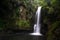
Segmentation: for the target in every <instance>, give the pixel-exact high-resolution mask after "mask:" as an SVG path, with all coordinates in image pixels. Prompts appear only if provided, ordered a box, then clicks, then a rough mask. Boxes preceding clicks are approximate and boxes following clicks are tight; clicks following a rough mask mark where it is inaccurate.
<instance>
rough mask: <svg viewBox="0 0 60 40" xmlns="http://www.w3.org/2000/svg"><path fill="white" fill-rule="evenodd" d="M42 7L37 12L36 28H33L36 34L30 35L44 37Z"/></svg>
mask: <svg viewBox="0 0 60 40" xmlns="http://www.w3.org/2000/svg"><path fill="white" fill-rule="evenodd" d="M41 8H42V7H41V6H39V7H38V9H37V11H36V20H37V21H36V24H34V27H33V30H34V32H33V33H30V35H40V36H41V35H42V34H41V32H40V31H41V30H40V29H41V23H40V18H41Z"/></svg>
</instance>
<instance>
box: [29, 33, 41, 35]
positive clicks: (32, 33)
mask: <svg viewBox="0 0 60 40" xmlns="http://www.w3.org/2000/svg"><path fill="white" fill-rule="evenodd" d="M30 35H34V36H42V34H41V33H30Z"/></svg>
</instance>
